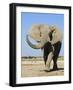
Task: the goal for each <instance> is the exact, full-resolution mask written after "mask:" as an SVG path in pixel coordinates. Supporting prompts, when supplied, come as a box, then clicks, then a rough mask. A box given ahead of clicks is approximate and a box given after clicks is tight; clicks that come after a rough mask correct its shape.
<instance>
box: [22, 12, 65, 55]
mask: <svg viewBox="0 0 73 90" xmlns="http://www.w3.org/2000/svg"><path fill="white" fill-rule="evenodd" d="M33 24H48V25H57V26H58V27H59V28H61V30H62V31H63V30H64V15H63V14H52V13H31V12H22V13H21V56H22V57H24V56H43V51H42V50H41V49H38V50H36V49H33V48H31V47H30V46H29V45H28V44H27V42H26V34H28V31H29V29H30V27H31V26H32V25H33ZM60 56H64V41H62V47H61V51H60Z"/></svg>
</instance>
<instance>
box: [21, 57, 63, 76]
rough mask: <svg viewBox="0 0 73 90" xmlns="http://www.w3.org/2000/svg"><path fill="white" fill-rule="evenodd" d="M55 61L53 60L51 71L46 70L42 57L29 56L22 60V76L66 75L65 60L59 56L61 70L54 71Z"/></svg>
mask: <svg viewBox="0 0 73 90" xmlns="http://www.w3.org/2000/svg"><path fill="white" fill-rule="evenodd" d="M52 67H53V62H51V71H50V72H45V65H44V61H43V60H42V58H33V59H31V58H27V59H25V58H24V59H22V62H21V77H38V76H39V77H40V76H62V75H64V60H63V58H59V60H58V67H59V70H56V71H53V70H52Z"/></svg>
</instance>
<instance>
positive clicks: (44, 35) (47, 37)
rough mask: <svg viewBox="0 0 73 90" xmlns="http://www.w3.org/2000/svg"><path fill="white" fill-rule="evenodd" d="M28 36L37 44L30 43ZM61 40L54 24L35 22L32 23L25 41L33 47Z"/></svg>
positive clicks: (59, 32)
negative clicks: (34, 23)
mask: <svg viewBox="0 0 73 90" xmlns="http://www.w3.org/2000/svg"><path fill="white" fill-rule="evenodd" d="M29 37H31V38H32V39H34V40H35V41H36V42H37V43H38V44H37V45H35V44H32V42H30V40H29ZM61 40H62V33H61V30H60V29H59V28H57V27H56V26H49V25H46V24H37V25H33V26H32V27H31V28H30V30H29V33H28V35H26V41H27V43H28V44H29V46H30V47H32V48H34V49H40V48H43V47H44V45H45V43H47V42H51V43H52V44H54V43H56V42H57V41H61Z"/></svg>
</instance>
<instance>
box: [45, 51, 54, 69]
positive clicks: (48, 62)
mask: <svg viewBox="0 0 73 90" xmlns="http://www.w3.org/2000/svg"><path fill="white" fill-rule="evenodd" d="M52 58H53V53H52V52H50V53H49V54H48V56H47V60H46V63H45V70H46V71H50V64H51V61H52Z"/></svg>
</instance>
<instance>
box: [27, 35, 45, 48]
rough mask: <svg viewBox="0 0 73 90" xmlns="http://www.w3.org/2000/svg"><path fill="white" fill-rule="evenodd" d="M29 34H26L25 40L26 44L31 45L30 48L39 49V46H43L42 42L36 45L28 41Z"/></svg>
mask: <svg viewBox="0 0 73 90" xmlns="http://www.w3.org/2000/svg"><path fill="white" fill-rule="evenodd" d="M28 37H29V36H28V35H26V41H27V43H28V45H29V46H30V47H31V48H34V49H40V48H43V46H44V43H41V42H40V43H39V44H37V45H34V44H32V43H31V42H30V41H29V38H28Z"/></svg>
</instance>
